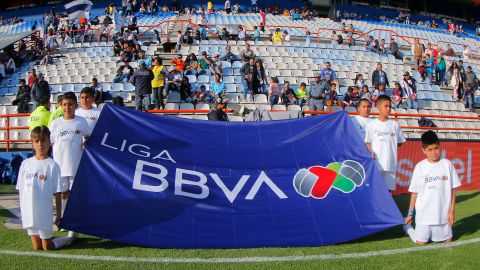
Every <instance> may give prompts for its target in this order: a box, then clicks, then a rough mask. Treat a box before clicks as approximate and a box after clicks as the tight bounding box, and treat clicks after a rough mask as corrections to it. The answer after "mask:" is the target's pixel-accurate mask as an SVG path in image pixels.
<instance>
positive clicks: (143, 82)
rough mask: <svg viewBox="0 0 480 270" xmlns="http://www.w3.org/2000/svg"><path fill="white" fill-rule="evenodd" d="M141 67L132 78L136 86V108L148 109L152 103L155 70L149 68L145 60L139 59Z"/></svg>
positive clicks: (131, 81) (140, 109) (139, 109)
mask: <svg viewBox="0 0 480 270" xmlns="http://www.w3.org/2000/svg"><path fill="white" fill-rule="evenodd" d="M138 65H139V68H138V69H137V70H136V71H135V72H134V73H133V75H132V77H131V78H130V83H131V84H133V85H134V86H135V109H137V110H138V111H143V110H147V106H148V105H150V104H151V102H150V95H151V94H152V80H153V78H154V76H153V72H152V71H151V70H149V69H148V68H147V66H146V64H145V61H143V60H140V61H138Z"/></svg>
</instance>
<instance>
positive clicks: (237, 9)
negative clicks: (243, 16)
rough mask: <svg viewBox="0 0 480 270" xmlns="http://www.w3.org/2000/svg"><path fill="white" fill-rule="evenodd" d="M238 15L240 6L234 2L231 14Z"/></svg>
mask: <svg viewBox="0 0 480 270" xmlns="http://www.w3.org/2000/svg"><path fill="white" fill-rule="evenodd" d="M238 13H240V5H239V4H238V2H235V5H233V14H238Z"/></svg>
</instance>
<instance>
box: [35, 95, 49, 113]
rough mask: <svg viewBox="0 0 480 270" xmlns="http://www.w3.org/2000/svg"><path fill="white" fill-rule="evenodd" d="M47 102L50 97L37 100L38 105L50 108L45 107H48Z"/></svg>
mask: <svg viewBox="0 0 480 270" xmlns="http://www.w3.org/2000/svg"><path fill="white" fill-rule="evenodd" d="M48 102H50V99H48V98H46V97H45V98H41V99H40V100H39V101H38V106H43V107H45V109H47V110H49V109H50V108H47V107H48Z"/></svg>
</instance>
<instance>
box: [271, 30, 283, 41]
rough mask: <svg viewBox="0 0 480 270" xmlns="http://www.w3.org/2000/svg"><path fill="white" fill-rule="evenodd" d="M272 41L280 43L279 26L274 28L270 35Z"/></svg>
mask: <svg viewBox="0 0 480 270" xmlns="http://www.w3.org/2000/svg"><path fill="white" fill-rule="evenodd" d="M272 42H276V43H282V33H281V32H280V28H277V29H275V32H274V33H273V36H272Z"/></svg>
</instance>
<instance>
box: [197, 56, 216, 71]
mask: <svg viewBox="0 0 480 270" xmlns="http://www.w3.org/2000/svg"><path fill="white" fill-rule="evenodd" d="M212 65H213V60H212V59H210V58H209V57H208V56H207V52H205V51H204V52H202V57H201V58H200V60H198V74H199V75H202V74H207V70H208V71H211V69H210V68H211V67H212Z"/></svg>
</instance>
